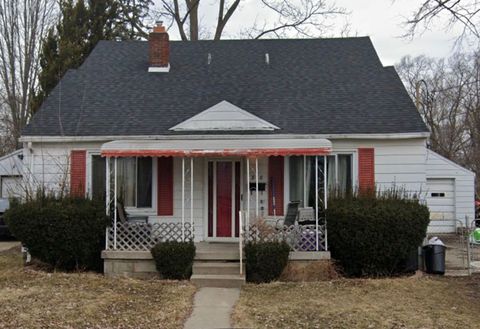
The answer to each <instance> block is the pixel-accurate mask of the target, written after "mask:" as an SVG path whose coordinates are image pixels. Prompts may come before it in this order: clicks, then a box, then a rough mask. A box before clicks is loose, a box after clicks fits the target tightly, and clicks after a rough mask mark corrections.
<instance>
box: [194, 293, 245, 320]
mask: <svg viewBox="0 0 480 329" xmlns="http://www.w3.org/2000/svg"><path fill="white" fill-rule="evenodd" d="M239 296H240V289H239V288H200V290H198V291H197V293H196V294H195V297H194V302H193V312H192V315H190V318H188V320H187V322H186V323H185V329H219V328H232V326H231V324H230V314H231V312H232V310H233V307H234V306H235V303H236V302H237V300H238V297H239Z"/></svg>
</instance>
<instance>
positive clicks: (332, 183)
mask: <svg viewBox="0 0 480 329" xmlns="http://www.w3.org/2000/svg"><path fill="white" fill-rule="evenodd" d="M336 184H337V182H336V169H335V156H334V155H329V156H328V157H327V185H328V190H329V191H332V190H335V189H336V188H337V186H336Z"/></svg>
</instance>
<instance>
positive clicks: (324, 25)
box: [160, 0, 347, 41]
mask: <svg viewBox="0 0 480 329" xmlns="http://www.w3.org/2000/svg"><path fill="white" fill-rule="evenodd" d="M202 3H203V2H201V0H185V3H183V2H181V1H179V0H162V1H161V6H162V8H161V10H160V12H161V14H162V15H163V17H164V18H166V19H167V21H168V22H169V26H172V25H175V26H176V28H177V29H178V31H179V34H180V37H181V39H182V40H184V41H186V40H192V41H194V40H198V38H199V36H200V35H201V34H203V35H212V34H213V39H214V40H220V39H221V38H222V36H223V35H224V31H225V27H226V26H227V25H228V22H229V21H230V19H231V17H232V16H233V15H234V14H235V12H236V11H237V10H238V8H239V5H240V0H231V1H228V0H219V1H218V5H216V6H217V13H218V14H217V20H216V23H215V25H214V33H212V34H210V33H208V32H207V31H205V30H202V26H200V21H199V18H198V17H199V8H200V5H201V4H202ZM207 5H209V6H211V5H210V4H207ZM258 5H260V6H262V8H263V9H265V10H266V11H268V12H269V13H271V15H270V16H272V17H274V18H275V19H274V21H273V22H269V21H267V20H265V21H262V22H258V21H255V22H254V23H253V26H251V27H248V28H246V29H244V30H242V31H241V35H242V36H243V37H247V38H251V39H259V38H263V37H271V36H273V37H277V38H280V37H285V36H286V34H287V33H294V34H295V35H298V36H302V37H314V36H320V35H324V34H325V31H326V30H329V29H331V28H332V27H333V25H332V24H330V19H331V18H334V17H336V16H338V15H347V12H346V10H345V9H344V8H341V7H337V6H336V5H335V4H334V3H333V2H331V1H329V0H258Z"/></svg>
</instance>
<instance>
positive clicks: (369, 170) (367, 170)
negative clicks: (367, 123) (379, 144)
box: [358, 148, 375, 192]
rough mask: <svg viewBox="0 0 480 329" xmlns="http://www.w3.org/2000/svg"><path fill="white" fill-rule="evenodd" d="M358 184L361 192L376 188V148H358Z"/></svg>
mask: <svg viewBox="0 0 480 329" xmlns="http://www.w3.org/2000/svg"><path fill="white" fill-rule="evenodd" d="M358 185H359V190H360V191H361V192H362V191H373V190H374V189H375V149H374V148H359V149H358Z"/></svg>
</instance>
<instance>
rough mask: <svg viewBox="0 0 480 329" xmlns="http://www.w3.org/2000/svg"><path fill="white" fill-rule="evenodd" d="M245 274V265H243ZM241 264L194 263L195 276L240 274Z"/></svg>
mask: <svg viewBox="0 0 480 329" xmlns="http://www.w3.org/2000/svg"><path fill="white" fill-rule="evenodd" d="M243 268H244V272H243V273H245V265H243ZM239 273H240V263H238V262H235V263H227V262H198V261H197V262H194V263H193V274H224V275H228V274H232V275H235V274H239Z"/></svg>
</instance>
